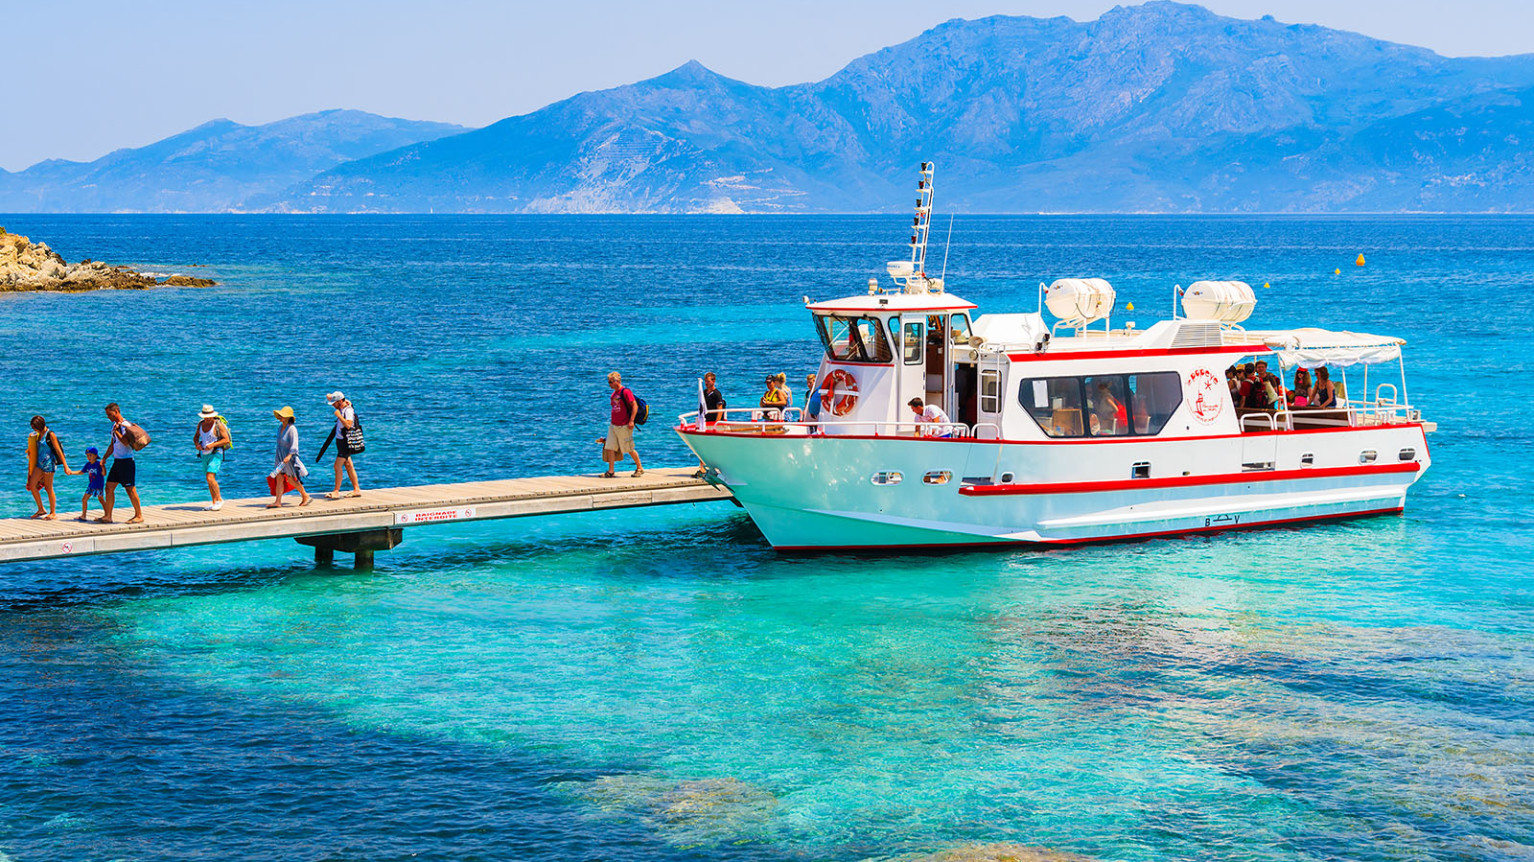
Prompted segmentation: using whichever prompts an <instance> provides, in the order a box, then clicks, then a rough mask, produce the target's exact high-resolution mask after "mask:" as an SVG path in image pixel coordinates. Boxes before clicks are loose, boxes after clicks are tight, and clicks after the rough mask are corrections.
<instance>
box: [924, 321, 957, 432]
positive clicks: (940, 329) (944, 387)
mask: <svg viewBox="0 0 1534 862" xmlns="http://www.w3.org/2000/svg"><path fill="white" fill-rule="evenodd" d="M926 369H927V376H926V385H925V391H923V392H922V396H921V397H922V400H923V401H925V402H927V403H928V404H936V405H938V406H939V407H941V408H943V412H944V413H947V414H948V415H949V416H950V417H952V416H953V412H954V405H953V404H952V403H951V401H950V399H949V397H948V393H949V390H950V389H951V388H952V387H953V377H952V375H953V366H951V365H949V363H948V315H946V314H933V315H928V317H927V361H926Z"/></svg>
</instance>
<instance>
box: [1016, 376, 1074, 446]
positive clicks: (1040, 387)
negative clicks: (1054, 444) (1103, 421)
mask: <svg viewBox="0 0 1534 862" xmlns="http://www.w3.org/2000/svg"><path fill="white" fill-rule="evenodd" d="M1018 400H1020V401H1022V402H1023V407H1025V408H1027V410H1028V414H1029V415H1030V416H1032V417H1033V421H1035V422H1037V423H1039V427H1040V428H1043V429H1044V433H1045V434H1048V435H1049V436H1051V437H1080V436H1081V435H1082V433H1083V431H1084V429H1085V428H1086V425H1085V423H1083V422H1082V421H1081V378H1079V377H1050V378H1046V379H1043V380H1024V381H1023V384H1022V388H1021V389H1020V390H1019V391H1018Z"/></svg>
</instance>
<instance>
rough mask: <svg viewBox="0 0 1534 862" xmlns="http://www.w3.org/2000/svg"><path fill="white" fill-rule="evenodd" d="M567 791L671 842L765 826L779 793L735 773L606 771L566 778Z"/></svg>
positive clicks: (742, 834) (728, 837)
mask: <svg viewBox="0 0 1534 862" xmlns="http://www.w3.org/2000/svg"><path fill="white" fill-rule="evenodd" d="M563 789H564V791H565V792H566V793H568V794H570V795H572V796H574V797H576V798H578V799H581V800H583V801H585V802H586V803H588V804H590V805H592V806H594V807H596V808H597V809H598V810H600V811H602V812H604V813H608V814H628V815H630V816H637V817H638V818H639V819H640V820H642V821H644V822H645V823H646V824H647V825H648V826H649V827H650V828H652V829H654V830H655V831H656V832H657V833H658V834H659V835H661V837H663V838H664V839H666V840H667V841H669V842H671V843H673V844H689V845H690V844H717V843H721V842H724V841H734V840H738V839H741V838H750V837H759V836H763V835H765V834H766V833H767V832H768V831H769V827H770V823H771V820H772V818H773V815H774V814H775V812H776V809H777V806H778V800H777V797H775V796H773V795H772V794H771V793H769V792H767V791H766V790H763V789H761V788H760V787H756V786H755V785H752V784H748V783H747V782H744V781H741V780H739V779H737V778H699V779H690V780H685V781H670V780H666V779H662V778H655V777H652V776H646V775H604V776H601V777H599V778H597V779H595V780H592V781H583V782H566V783H564V784H563Z"/></svg>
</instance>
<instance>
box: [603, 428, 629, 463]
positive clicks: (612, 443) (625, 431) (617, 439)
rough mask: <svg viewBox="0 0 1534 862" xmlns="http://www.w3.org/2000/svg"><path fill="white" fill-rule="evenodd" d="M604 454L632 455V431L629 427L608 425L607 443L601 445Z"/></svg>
mask: <svg viewBox="0 0 1534 862" xmlns="http://www.w3.org/2000/svg"><path fill="white" fill-rule="evenodd" d="M602 451H604V452H616V453H618V455H619V456H620V457H621V456H623V455H632V454H634V429H633V427H632V426H629V425H608V426H607V442H606V443H604V444H603V445H602Z"/></svg>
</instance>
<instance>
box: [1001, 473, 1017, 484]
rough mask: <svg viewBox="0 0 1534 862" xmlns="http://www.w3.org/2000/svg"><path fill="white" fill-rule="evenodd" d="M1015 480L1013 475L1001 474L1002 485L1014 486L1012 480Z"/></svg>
mask: <svg viewBox="0 0 1534 862" xmlns="http://www.w3.org/2000/svg"><path fill="white" fill-rule="evenodd" d="M1013 478H1014V477H1013V475H1012V474H1011V473H1003V474H1001V484H1003V485H1010V484H1012V479H1013Z"/></svg>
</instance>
